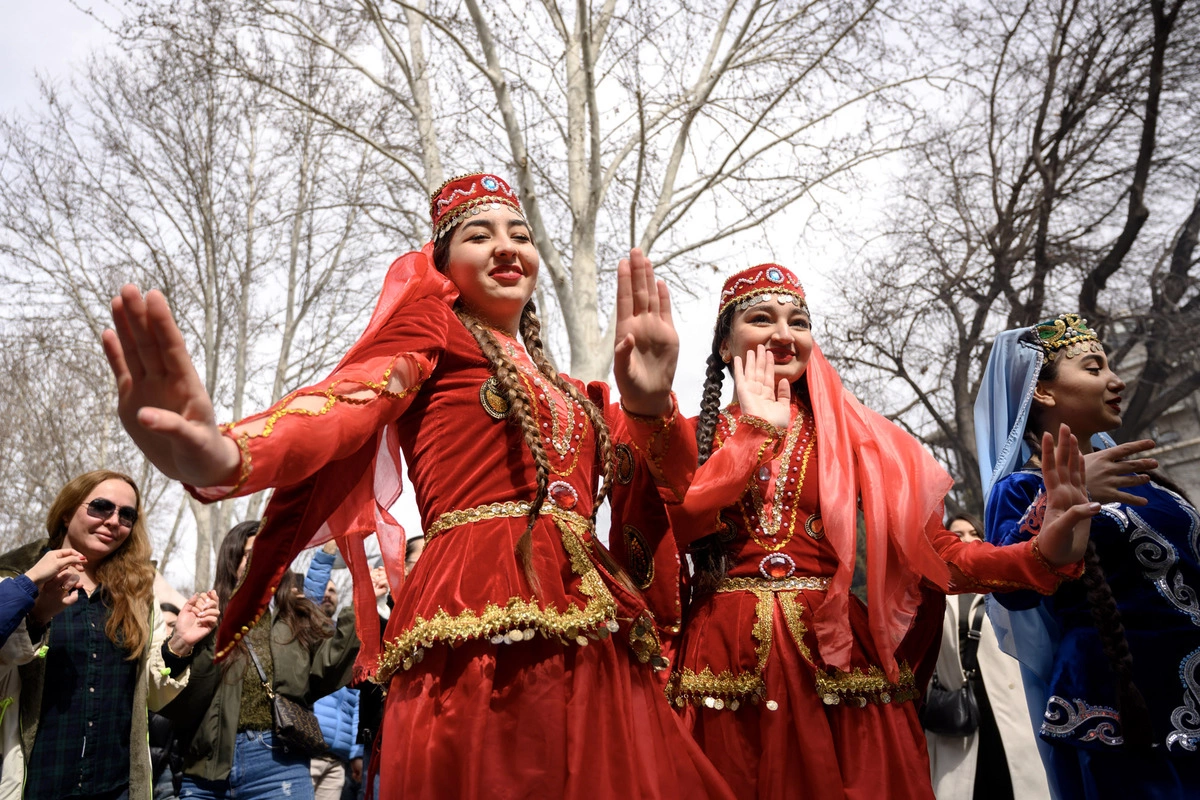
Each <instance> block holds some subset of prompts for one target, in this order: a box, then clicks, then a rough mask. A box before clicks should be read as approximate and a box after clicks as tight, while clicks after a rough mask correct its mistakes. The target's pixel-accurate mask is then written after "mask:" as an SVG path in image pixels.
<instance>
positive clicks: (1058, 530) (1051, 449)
mask: <svg viewBox="0 0 1200 800" xmlns="http://www.w3.org/2000/svg"><path fill="white" fill-rule="evenodd" d="M1042 480H1043V482H1044V483H1045V484H1046V515H1045V517H1044V518H1043V519H1042V527H1041V532H1040V533H1039V534H1038V550H1039V551H1040V552H1041V554H1042V556H1043V557H1044V558H1045V559H1046V560H1047V561H1049V562H1050V563H1051V564H1054V565H1055V566H1066V565H1068V564H1074V563H1075V562H1077V561H1079V560H1080V559H1081V558H1083V554H1084V551H1086V550H1087V543H1088V537H1089V535H1090V534H1091V525H1092V517H1093V516H1095V515H1096V514H1097V513H1099V511H1100V504H1099V503H1095V502H1091V501H1089V499H1088V493H1087V477H1086V469H1085V467H1084V464H1083V454H1082V453H1080V452H1079V440H1078V439H1076V438H1075V435H1074V434H1072V433H1071V429H1070V428H1068V427H1067V426H1066V425H1060V426H1059V429H1058V442H1057V443H1055V441H1054V437H1053V436H1051V435H1050V432H1049V431H1047V432H1046V433H1043V434H1042Z"/></svg>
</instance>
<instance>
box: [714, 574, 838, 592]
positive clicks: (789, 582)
mask: <svg viewBox="0 0 1200 800" xmlns="http://www.w3.org/2000/svg"><path fill="white" fill-rule="evenodd" d="M830 580H832V579H831V578H809V577H792V578H779V579H777V580H768V579H767V578H722V579H721V582H720V583H718V584H717V591H718V592H757V591H760V590H763V591H768V592H791V591H797V590H800V589H807V590H809V591H816V592H824V591H826V590H827V589H828V588H829V581H830Z"/></svg>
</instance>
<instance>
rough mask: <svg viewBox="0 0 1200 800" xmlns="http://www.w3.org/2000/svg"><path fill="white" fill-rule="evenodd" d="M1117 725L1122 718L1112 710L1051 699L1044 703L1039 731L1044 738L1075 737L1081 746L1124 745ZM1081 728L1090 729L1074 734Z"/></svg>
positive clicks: (1106, 707)
mask: <svg viewBox="0 0 1200 800" xmlns="http://www.w3.org/2000/svg"><path fill="white" fill-rule="evenodd" d="M1120 723H1121V716H1120V715H1119V714H1118V713H1117V710H1116V709H1115V708H1109V707H1108V706H1092V705H1088V703H1087V702H1086V701H1084V700H1079V699H1076V700H1074V701H1072V700H1067V699H1066V698H1064V697H1059V696H1058V695H1051V696H1050V697H1049V698H1048V699H1047V700H1046V713H1045V715H1044V719H1043V720H1042V728H1041V731H1042V733H1043V734H1044V735H1046V736H1054V737H1056V738H1059V739H1064V738H1067V737H1069V736H1074V737H1075V738H1078V739H1079V740H1080V741H1081V742H1093V741H1096V742H1100V743H1101V744H1109V745H1119V744H1121V743H1123V742H1124V741H1125V737H1123V736H1121V735H1119V734H1117V726H1118V725H1120ZM1084 726H1087V727H1089V728H1090V729H1089V730H1084V731H1081V732H1079V733H1076V730H1077V729H1079V728H1081V727H1084Z"/></svg>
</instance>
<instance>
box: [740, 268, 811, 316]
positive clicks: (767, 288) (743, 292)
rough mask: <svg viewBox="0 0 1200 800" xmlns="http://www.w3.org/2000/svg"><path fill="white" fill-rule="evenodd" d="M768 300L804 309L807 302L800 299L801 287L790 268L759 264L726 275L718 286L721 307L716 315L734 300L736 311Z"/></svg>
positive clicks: (802, 293) (802, 298)
mask: <svg viewBox="0 0 1200 800" xmlns="http://www.w3.org/2000/svg"><path fill="white" fill-rule="evenodd" d="M771 300H777V301H778V302H780V303H794V304H795V305H797V306H799V307H800V308H803V309H804V310H805V311H807V310H808V303H806V302H805V301H804V287H803V286H801V285H800V281H799V279H798V278H797V277H796V276H795V275H794V274H793V273H792V271H791V270H789V269H787V268H786V267H781V266H779V265H778V264H759V265H758V266H757V267H751V268H750V269H746V270H742V271H741V272H739V273H737V274H736V275H730V276H729V279H728V280H727V281H725V285H724V286H723V287H721V307H720V309H719V310H718V311H717V316H718V317H719V316H721V315H722V314H724V313H725V309H727V308H729V307H730V306H731V305H734V304H735V303H736V304H737V307H738V309H739V310H745V309H747V308H749V307H750V306H756V305H758V304H759V303H767V302H770V301H771Z"/></svg>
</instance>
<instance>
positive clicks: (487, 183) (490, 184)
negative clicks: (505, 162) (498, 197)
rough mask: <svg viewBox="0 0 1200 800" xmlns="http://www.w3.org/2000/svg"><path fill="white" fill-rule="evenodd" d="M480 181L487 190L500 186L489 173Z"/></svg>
mask: <svg viewBox="0 0 1200 800" xmlns="http://www.w3.org/2000/svg"><path fill="white" fill-rule="evenodd" d="M480 183H482V184H483V188H485V189H487V190H488V191H489V192H494V191H496V190H497V189H499V188H500V184H499V183H498V182H497V181H496V179H495V178H493V177H491V176H490V175H489V176H488V177H486V178H484V179H483V180H481V181H480Z"/></svg>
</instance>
